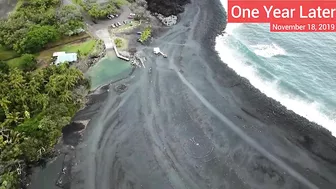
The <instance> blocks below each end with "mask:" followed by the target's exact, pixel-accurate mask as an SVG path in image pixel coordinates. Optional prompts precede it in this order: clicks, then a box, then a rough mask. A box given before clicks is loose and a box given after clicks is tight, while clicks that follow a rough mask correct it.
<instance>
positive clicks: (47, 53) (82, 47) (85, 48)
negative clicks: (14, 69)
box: [37, 39, 98, 62]
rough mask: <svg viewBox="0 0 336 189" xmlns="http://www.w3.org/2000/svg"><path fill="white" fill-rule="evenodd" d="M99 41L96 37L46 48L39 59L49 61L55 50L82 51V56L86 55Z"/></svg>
mask: <svg viewBox="0 0 336 189" xmlns="http://www.w3.org/2000/svg"><path fill="white" fill-rule="evenodd" d="M97 43H98V41H96V40H94V39H89V40H87V41H85V42H78V43H70V44H66V45H60V46H57V47H54V48H50V49H47V50H44V51H42V52H40V53H39V54H38V57H37V59H38V60H40V61H43V62H49V61H50V60H51V58H52V54H53V53H54V52H58V51H65V52H68V53H69V52H74V53H77V52H78V51H79V52H80V55H81V56H86V55H88V54H90V53H91V51H93V49H94V47H95V45H96V44H97Z"/></svg>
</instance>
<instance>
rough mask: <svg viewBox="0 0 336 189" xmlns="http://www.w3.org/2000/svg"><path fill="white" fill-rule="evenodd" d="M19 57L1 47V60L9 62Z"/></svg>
mask: <svg viewBox="0 0 336 189" xmlns="http://www.w3.org/2000/svg"><path fill="white" fill-rule="evenodd" d="M17 56H18V54H16V53H15V52H14V51H12V50H8V49H6V48H4V47H2V46H1V45H0V60H8V59H11V58H15V57H17Z"/></svg>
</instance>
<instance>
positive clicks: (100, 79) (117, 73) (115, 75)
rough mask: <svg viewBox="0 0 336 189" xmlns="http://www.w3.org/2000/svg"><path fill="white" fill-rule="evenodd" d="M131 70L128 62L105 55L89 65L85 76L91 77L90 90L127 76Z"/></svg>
mask: <svg viewBox="0 0 336 189" xmlns="http://www.w3.org/2000/svg"><path fill="white" fill-rule="evenodd" d="M131 70H132V66H131V65H130V63H129V62H126V61H124V60H121V59H119V58H117V57H111V56H107V57H105V58H103V59H102V60H100V61H99V62H98V63H96V64H95V65H94V66H93V67H91V68H90V69H89V70H88V72H87V73H86V76H87V77H89V78H90V79H91V90H94V89H96V88H97V87H99V86H101V85H105V84H108V83H110V82H111V81H115V80H118V79H121V78H124V77H125V76H127V75H128V74H129V73H130V71H131Z"/></svg>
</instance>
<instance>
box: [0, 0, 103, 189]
mask: <svg viewBox="0 0 336 189" xmlns="http://www.w3.org/2000/svg"><path fill="white" fill-rule="evenodd" d="M74 1H75V0H74ZM76 1H80V0H76ZM61 4H62V3H61V0H19V2H18V4H17V6H16V7H15V10H14V11H13V12H12V13H11V14H10V15H9V17H8V18H6V19H0V88H1V90H0V189H15V188H19V186H18V184H19V178H20V176H21V173H22V171H25V168H26V167H27V166H31V165H34V164H35V163H36V162H37V161H39V160H41V159H42V158H46V157H48V156H50V155H51V154H52V153H53V147H54V145H55V143H56V142H57V140H58V138H59V137H60V136H61V129H62V127H64V126H65V125H67V124H68V123H69V122H70V119H71V117H72V116H73V115H74V114H75V113H76V112H77V110H78V109H79V108H80V107H81V105H82V99H83V95H84V94H80V93H79V92H77V91H80V90H78V89H79V88H80V87H82V86H85V87H86V88H87V89H88V88H89V82H88V80H87V79H85V78H84V76H83V73H82V72H80V71H79V70H78V69H76V68H74V67H70V66H69V65H68V64H67V63H64V64H62V65H60V66H54V65H53V66H48V67H46V68H40V69H36V68H37V60H36V56H37V55H40V54H41V53H43V52H44V51H43V50H44V49H45V48H52V49H53V50H55V49H59V50H63V51H67V52H79V53H80V54H82V55H87V54H89V53H90V52H91V51H92V50H93V49H94V47H95V45H96V43H97V42H96V41H95V40H88V41H85V42H83V43H75V44H67V45H62V44H64V43H69V42H72V41H73V40H77V41H78V40H81V39H83V38H87V37H88V36H87V35H77V36H74V35H76V34H79V33H82V32H83V28H84V23H83V18H82V15H81V12H80V11H79V10H78V9H77V7H75V6H61ZM70 36H74V37H70ZM41 51H42V52H41ZM49 52H51V50H50V51H48V53H49ZM53 52H54V51H53ZM27 53H29V54H27ZM51 54H52V52H51V53H50V54H48V55H49V56H48V58H49V60H50V58H51ZM5 61H6V62H5Z"/></svg>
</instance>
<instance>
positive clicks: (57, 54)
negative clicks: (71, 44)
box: [53, 52, 65, 56]
mask: <svg viewBox="0 0 336 189" xmlns="http://www.w3.org/2000/svg"><path fill="white" fill-rule="evenodd" d="M62 54H65V52H54V53H53V56H59V55H62Z"/></svg>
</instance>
